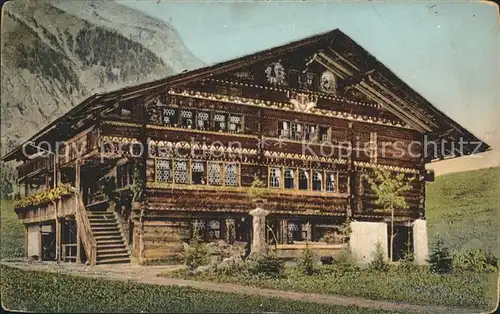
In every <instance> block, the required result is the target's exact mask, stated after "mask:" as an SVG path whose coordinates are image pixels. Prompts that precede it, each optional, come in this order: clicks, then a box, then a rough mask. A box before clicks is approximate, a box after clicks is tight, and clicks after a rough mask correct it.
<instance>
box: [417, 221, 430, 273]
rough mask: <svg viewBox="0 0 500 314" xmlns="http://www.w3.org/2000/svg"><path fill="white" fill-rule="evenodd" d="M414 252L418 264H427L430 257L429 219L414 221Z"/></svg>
mask: <svg viewBox="0 0 500 314" xmlns="http://www.w3.org/2000/svg"><path fill="white" fill-rule="evenodd" d="M413 252H414V258H415V263H416V264H419V265H423V264H427V260H428V259H429V248H428V243H427V221H425V220H423V219H417V220H415V222H414V223H413Z"/></svg>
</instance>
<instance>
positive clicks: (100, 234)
mask: <svg viewBox="0 0 500 314" xmlns="http://www.w3.org/2000/svg"><path fill="white" fill-rule="evenodd" d="M87 217H88V220H89V222H90V229H91V230H92V235H93V237H94V239H95V243H96V259H95V263H96V264H117V263H130V253H129V251H128V247H127V244H126V242H125V240H124V239H123V235H122V231H121V227H120V223H119V222H118V219H117V217H116V215H115V214H114V213H112V212H104V211H88V212H87Z"/></svg>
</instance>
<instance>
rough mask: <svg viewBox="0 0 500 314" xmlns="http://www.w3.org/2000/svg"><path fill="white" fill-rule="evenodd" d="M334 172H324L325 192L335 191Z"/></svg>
mask: <svg viewBox="0 0 500 314" xmlns="http://www.w3.org/2000/svg"><path fill="white" fill-rule="evenodd" d="M335 189H336V186H335V173H333V172H327V173H326V191H327V192H335Z"/></svg>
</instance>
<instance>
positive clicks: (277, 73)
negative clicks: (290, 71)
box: [265, 61, 286, 85]
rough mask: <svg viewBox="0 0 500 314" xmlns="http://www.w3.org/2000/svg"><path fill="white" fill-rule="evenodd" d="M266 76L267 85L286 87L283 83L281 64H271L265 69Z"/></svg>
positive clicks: (283, 70) (283, 69)
mask: <svg viewBox="0 0 500 314" xmlns="http://www.w3.org/2000/svg"><path fill="white" fill-rule="evenodd" d="M265 73H266V76H267V81H268V83H271V84H274V85H286V81H285V68H284V67H283V65H281V62H280V61H278V62H273V63H271V64H270V65H268V66H267V68H266V71H265Z"/></svg>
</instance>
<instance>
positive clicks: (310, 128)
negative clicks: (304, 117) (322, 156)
mask: <svg viewBox="0 0 500 314" xmlns="http://www.w3.org/2000/svg"><path fill="white" fill-rule="evenodd" d="M316 130H317V127H316V126H315V125H307V124H306V125H304V139H305V140H306V141H316V140H317V137H318V134H317V132H316Z"/></svg>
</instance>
